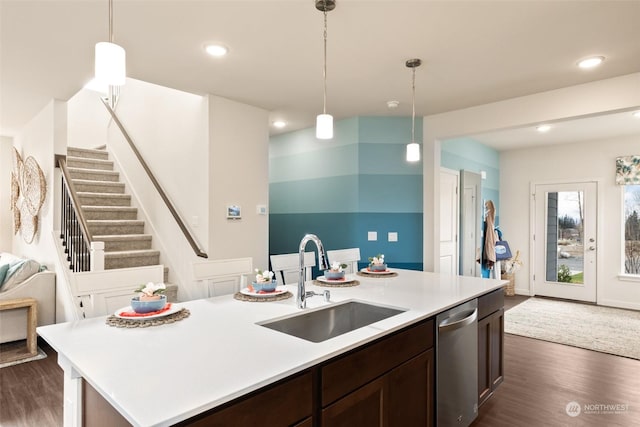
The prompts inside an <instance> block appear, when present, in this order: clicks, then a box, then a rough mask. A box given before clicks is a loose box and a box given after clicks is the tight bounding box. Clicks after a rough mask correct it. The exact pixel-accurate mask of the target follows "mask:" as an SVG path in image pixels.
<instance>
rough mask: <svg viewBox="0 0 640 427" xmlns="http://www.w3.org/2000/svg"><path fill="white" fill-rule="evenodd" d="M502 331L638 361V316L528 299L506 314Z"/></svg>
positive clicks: (604, 309) (639, 320)
mask: <svg viewBox="0 0 640 427" xmlns="http://www.w3.org/2000/svg"><path fill="white" fill-rule="evenodd" d="M504 331H505V333H508V334H514V335H521V336H524V337H529V338H536V339H540V340H544V341H551V342H555V343H559V344H565V345H570V346H574V347H580V348H585V349H587V350H594V351H599V352H602V353H609V354H614V355H617V356H623V357H628V358H631V359H638V360H640V312H638V311H634V310H623V309H617V308H610V307H600V306H596V305H590V304H581V303H575V302H566V301H557V300H549V299H545V298H529V299H528V300H526V301H524V302H522V303H520V304H518V305H516V306H515V307H513V308H511V309H509V310H507V311H506V312H505V315H504Z"/></svg>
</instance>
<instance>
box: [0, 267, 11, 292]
mask: <svg viewBox="0 0 640 427" xmlns="http://www.w3.org/2000/svg"><path fill="white" fill-rule="evenodd" d="M8 271H9V264H3V265H0V288H1V287H2V285H3V284H4V279H5V278H6V277H7V272H8Z"/></svg>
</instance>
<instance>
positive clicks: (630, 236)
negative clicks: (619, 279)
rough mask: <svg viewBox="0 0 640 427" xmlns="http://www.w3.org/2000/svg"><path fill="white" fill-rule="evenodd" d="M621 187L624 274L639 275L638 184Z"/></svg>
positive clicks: (639, 212) (639, 213)
mask: <svg viewBox="0 0 640 427" xmlns="http://www.w3.org/2000/svg"><path fill="white" fill-rule="evenodd" d="M623 188H624V209H623V212H624V274H632V275H638V276H640V185H625V186H624V187H623Z"/></svg>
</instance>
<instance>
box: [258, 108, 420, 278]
mask: <svg viewBox="0 0 640 427" xmlns="http://www.w3.org/2000/svg"><path fill="white" fill-rule="evenodd" d="M415 138H416V141H421V140H422V119H420V118H417V119H416V137H415ZM410 140H411V119H410V118H405V117H356V118H351V119H345V120H339V121H336V122H335V123H334V138H333V139H332V140H330V141H320V140H318V139H316V138H315V134H314V129H304V130H300V131H295V132H290V133H287V134H283V135H278V136H275V137H272V138H271V140H270V144H269V157H270V163H269V169H270V172H269V252H270V254H272V255H273V254H281V253H294V252H297V251H298V245H299V243H300V239H301V238H302V236H303V235H304V234H306V233H314V234H316V235H318V237H319V238H320V239H321V240H322V242H323V244H324V246H325V249H327V250H331V249H343V248H351V247H358V248H360V254H361V257H362V260H361V266H364V265H366V264H367V258H368V257H369V256H373V255H376V254H378V253H384V254H385V258H386V259H387V260H388V263H389V265H390V266H392V267H396V268H410V269H418V270H421V269H422V163H421V162H417V163H408V162H406V160H405V147H406V144H407V143H408V142H409V141H410ZM369 231H376V232H377V233H378V240H377V241H372V242H370V241H368V240H367V233H368V232H369ZM389 232H397V233H398V242H388V239H387V236H388V233H389ZM311 246H312V245H309V249H311Z"/></svg>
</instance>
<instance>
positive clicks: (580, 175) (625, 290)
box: [500, 132, 640, 309]
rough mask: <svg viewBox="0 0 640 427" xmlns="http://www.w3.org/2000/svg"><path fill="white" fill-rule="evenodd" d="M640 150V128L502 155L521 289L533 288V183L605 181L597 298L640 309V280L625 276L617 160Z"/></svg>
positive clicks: (505, 225) (503, 201)
mask: <svg viewBox="0 0 640 427" xmlns="http://www.w3.org/2000/svg"><path fill="white" fill-rule="evenodd" d="M639 152H640V132H639V133H638V135H635V136H626V137H618V138H610V139H607V140H601V141H589V142H576V143H574V144H561V145H557V146H545V147H539V148H530V149H522V150H513V151H504V152H502V153H501V155H500V221H501V225H500V228H501V229H502V231H503V232H504V233H505V235H507V236H509V245H510V246H511V248H512V250H515V249H519V250H520V252H521V255H522V260H523V261H524V266H523V268H522V269H521V270H520V271H518V272H517V273H516V291H517V292H518V293H520V294H527V295H528V294H529V293H530V292H531V284H530V277H531V274H532V271H531V268H532V266H531V260H530V258H531V257H530V253H529V252H530V251H529V244H530V236H531V235H532V234H533V230H531V229H530V227H529V224H530V221H531V218H530V206H531V203H530V184H531V183H532V182H533V183H536V182H539V183H551V182H554V181H556V182H566V181H567V180H576V181H593V180H598V181H600V188H599V193H598V205H599V216H598V218H597V222H598V237H597V242H598V257H599V260H598V267H600V268H599V271H598V273H597V277H598V283H597V286H598V288H597V302H598V304H601V305H610V306H616V307H625V308H634V309H640V282H630V281H621V280H619V279H618V275H619V274H621V273H622V271H621V265H622V259H623V257H624V253H623V252H622V247H623V246H622V241H623V235H622V230H623V226H622V223H623V219H622V215H623V214H622V212H623V209H622V190H621V188H622V187H621V186H619V185H615V182H614V179H615V159H616V157H618V156H625V155H630V154H637V153H639Z"/></svg>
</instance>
